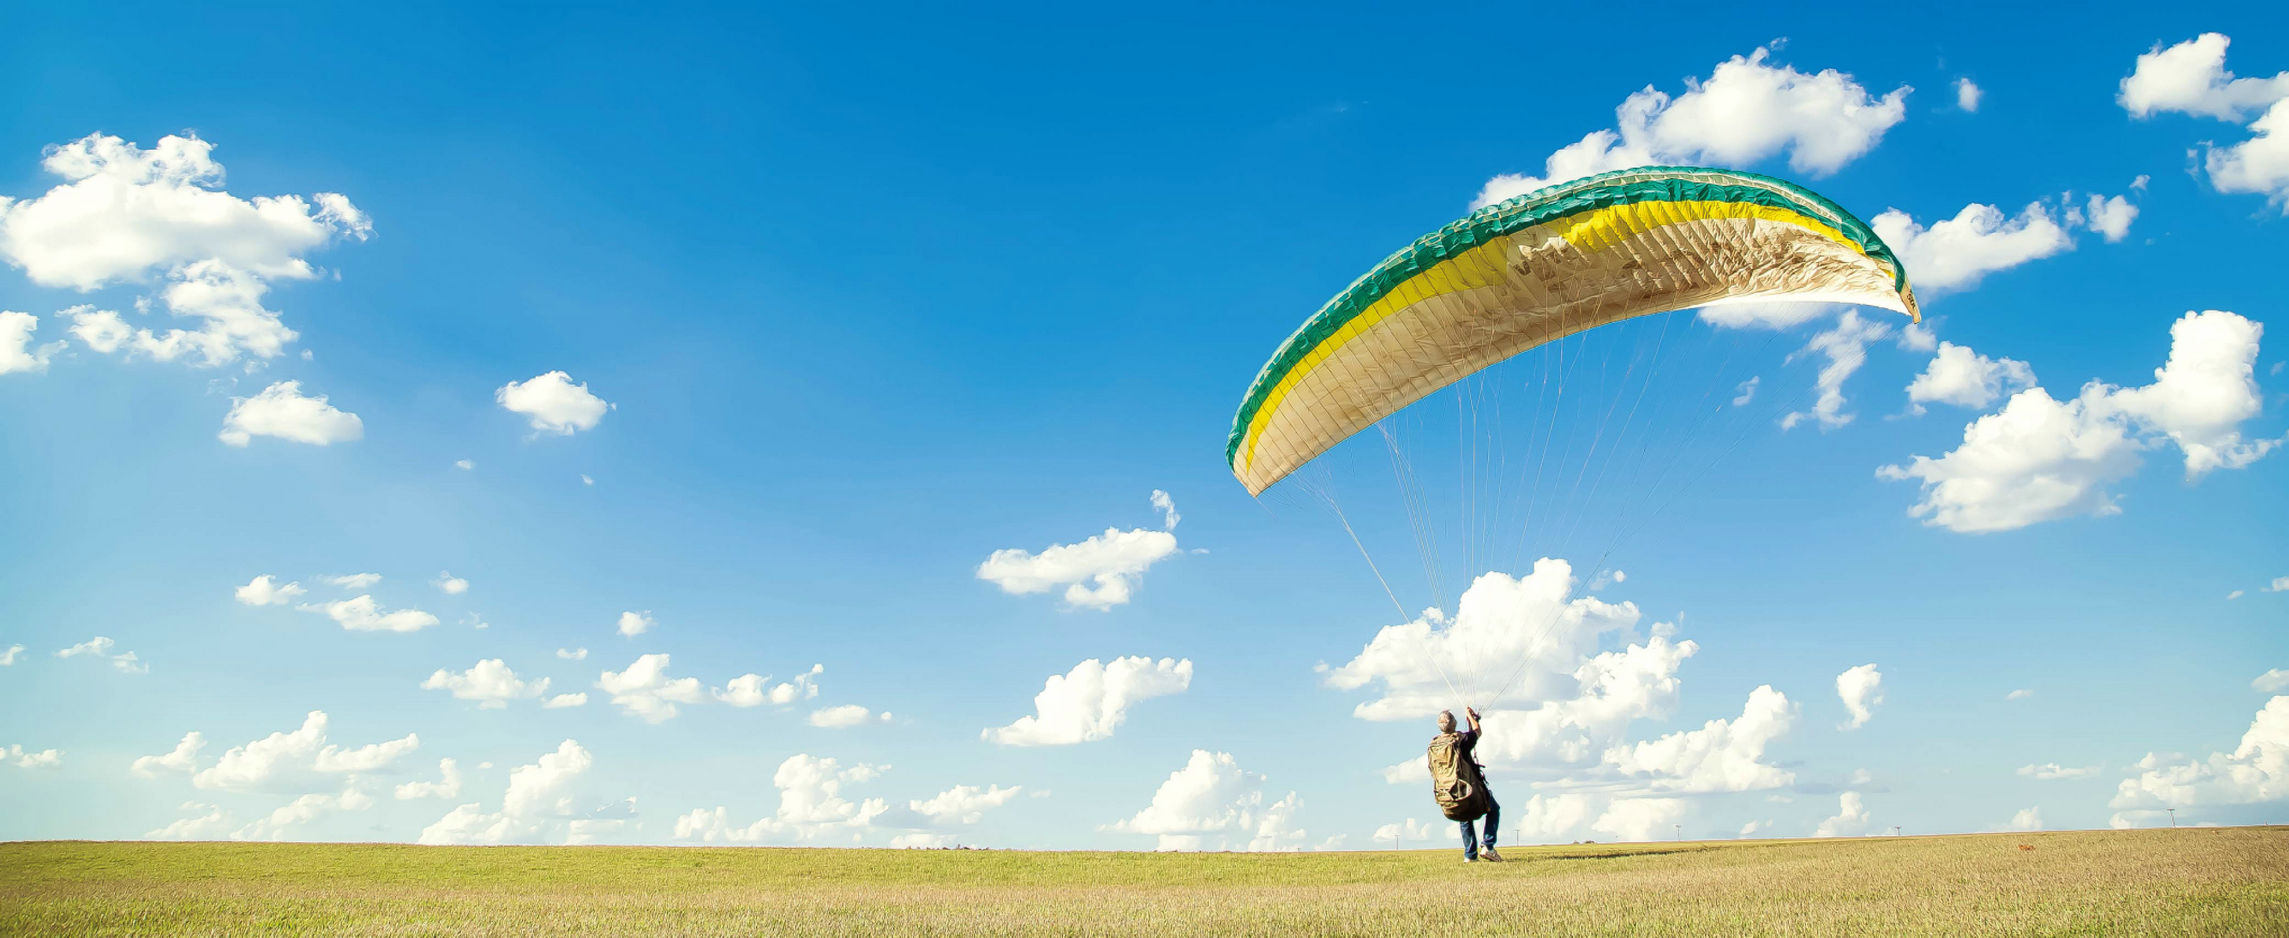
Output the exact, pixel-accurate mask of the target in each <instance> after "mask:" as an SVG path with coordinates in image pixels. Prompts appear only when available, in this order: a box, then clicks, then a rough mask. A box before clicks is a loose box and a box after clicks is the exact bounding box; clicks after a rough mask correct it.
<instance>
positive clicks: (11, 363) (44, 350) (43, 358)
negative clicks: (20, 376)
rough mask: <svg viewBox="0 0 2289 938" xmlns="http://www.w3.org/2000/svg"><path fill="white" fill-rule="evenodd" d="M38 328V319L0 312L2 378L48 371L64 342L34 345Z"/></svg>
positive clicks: (30, 315)
mask: <svg viewBox="0 0 2289 938" xmlns="http://www.w3.org/2000/svg"><path fill="white" fill-rule="evenodd" d="M4 206H5V202H0V207H4ZM39 328H40V317H38V316H34V315H32V314H31V313H19V312H16V311H14V310H6V311H0V375H4V374H11V373H15V372H32V373H38V372H42V371H46V370H48V359H50V358H53V357H55V354H56V353H57V352H59V351H62V350H63V343H61V342H51V343H49V344H47V345H33V344H32V333H34V332H36V331H38V330H39Z"/></svg>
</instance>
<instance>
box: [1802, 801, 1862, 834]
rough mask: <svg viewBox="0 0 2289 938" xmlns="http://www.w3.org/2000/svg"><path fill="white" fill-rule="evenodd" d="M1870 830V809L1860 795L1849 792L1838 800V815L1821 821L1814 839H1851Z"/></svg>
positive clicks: (1814, 830)
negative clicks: (1850, 837) (1852, 836)
mask: <svg viewBox="0 0 2289 938" xmlns="http://www.w3.org/2000/svg"><path fill="white" fill-rule="evenodd" d="M1867 829H1868V807H1867V804H1866V803H1865V802H1863V801H1862V800H1861V799H1860V793H1859V792H1856V791H1848V792H1845V793H1843V794H1842V795H1838V796H1837V798H1836V814H1835V816H1834V817H1830V818H1828V819H1827V820H1824V821H1821V822H1820V826H1819V827H1816V828H1814V829H1813V831H1812V836H1814V837H1849V836H1851V835H1853V834H1858V833H1860V832H1862V831H1865V830H1867Z"/></svg>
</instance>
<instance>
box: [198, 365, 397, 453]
mask: <svg viewBox="0 0 2289 938" xmlns="http://www.w3.org/2000/svg"><path fill="white" fill-rule="evenodd" d="M365 435H366V425H365V422H364V421H361V420H359V419H358V415H356V414H352V413H346V412H344V411H341V410H338V409H336V408H335V407H334V405H332V404H329V403H327V402H326V395H323V394H320V395H318V396H316V397H306V396H304V395H303V394H302V382H300V381H280V382H277V383H275V384H272V385H271V386H269V387H267V388H263V389H262V392H261V393H259V394H256V395H255V396H253V397H234V398H231V407H230V413H228V414H225V415H223V429H222V432H220V433H217V434H215V438H216V439H219V440H222V441H223V442H224V443H228V444H230V445H232V446H245V445H247V443H249V442H251V441H252V440H253V439H254V438H255V437H258V436H270V437H277V438H279V439H281V440H289V441H292V442H295V443H308V444H310V445H312V446H327V445H330V444H334V443H345V442H349V441H352V440H357V439H362V438H363V437H364V436H365Z"/></svg>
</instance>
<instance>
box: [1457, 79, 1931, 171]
mask: <svg viewBox="0 0 2289 938" xmlns="http://www.w3.org/2000/svg"><path fill="white" fill-rule="evenodd" d="M1771 57H1772V53H1771V50H1770V49H1766V48H1758V49H1757V50H1756V51H1754V52H1752V53H1750V54H1749V55H1747V56H1738V55H1736V56H1734V57H1732V58H1731V59H1729V60H1726V61H1724V62H1720V63H1718V64H1717V67H1716V68H1715V70H1713V71H1712V72H1711V73H1710V75H1709V77H1708V78H1707V79H1706V80H1700V81H1695V80H1691V79H1688V80H1687V82H1686V88H1685V90H1684V91H1683V92H1682V93H1679V94H1678V95H1676V96H1674V97H1672V96H1670V95H1669V94H1668V93H1666V92H1663V91H1659V90H1656V89H1654V88H1653V87H1651V86H1647V87H1646V88H1645V89H1644V90H1642V91H1639V92H1637V93H1635V94H1632V95H1630V96H1629V97H1628V98H1627V99H1626V100H1624V101H1623V102H1622V103H1621V106H1620V107H1618V108H1616V109H1615V110H1614V118H1615V126H1614V129H1611V130H1597V131H1593V132H1591V133H1590V134H1589V135H1587V136H1584V137H1583V138H1582V139H1581V140H1580V141H1578V142H1575V143H1572V144H1568V145H1567V146H1565V147H1564V148H1561V149H1559V150H1558V151H1557V152H1556V153H1552V154H1551V155H1550V157H1549V158H1548V159H1547V160H1545V161H1544V162H1543V168H1542V175H1540V176H1533V175H1527V174H1522V173H1510V174H1504V175H1500V176H1496V177H1494V178H1493V179H1490V180H1488V181H1487V183H1486V185H1485V187H1484V188H1482V189H1481V190H1480V191H1479V194H1478V198H1477V199H1475V200H1474V201H1473V202H1472V203H1471V207H1473V208H1477V207H1479V206H1483V205H1492V204H1494V203H1496V202H1500V201H1503V200H1504V199H1508V198H1511V197H1512V196H1517V195H1523V194H1525V193H1528V192H1532V191H1534V190H1536V189H1539V188H1542V187H1543V186H1547V185H1551V184H1554V183H1560V182H1565V181H1566V180H1569V179H1576V178H1579V177H1582V176H1588V175H1591V174H1594V173H1601V172H1606V171H1608V170H1615V169H1626V168H1629V167H1633V166H1643V165H1646V164H1648V163H1686V164H1700V165H1706V164H1717V165H1725V166H1747V165H1749V164H1753V163H1756V162H1759V161H1762V160H1765V159H1769V158H1771V157H1774V156H1778V155H1780V154H1782V153H1786V154H1787V155H1788V165H1789V167H1790V168H1791V169H1794V170H1795V171H1797V172H1800V173H1810V174H1813V175H1826V174H1828V173H1832V172H1835V171H1836V170H1838V169H1841V168H1843V166H1844V165H1845V164H1846V163H1849V162H1851V161H1852V160H1854V159H1857V158H1859V157H1860V156H1861V155H1863V154H1865V153H1867V152H1868V151H1869V150H1872V149H1874V148H1875V146H1876V144H1877V143H1878V142H1879V141H1881V140H1882V139H1883V136H1884V132H1885V131H1888V130H1890V129H1891V128H1892V127H1893V125H1896V124H1898V123H1899V122H1900V121H1901V120H1902V119H1903V118H1905V117H1906V116H1907V94H1908V90H1909V89H1908V88H1907V87H1906V86H1901V87H1899V88H1897V89H1894V90H1892V91H1891V92H1889V93H1887V94H1885V95H1884V96H1883V97H1880V98H1878V97H1875V96H1873V95H1871V94H1869V93H1868V90H1867V89H1866V88H1865V87H1862V86H1861V85H1860V83H1859V82H1857V81H1855V80H1854V79H1853V78H1852V76H1850V75H1847V74H1844V73H1842V72H1838V71H1836V70H1834V69H1825V70H1822V71H1820V72H1817V73H1812V74H1807V73H1804V72H1800V71H1797V70H1796V69H1795V68H1794V67H1793V66H1786V65H1780V66H1776V65H1773V64H1770V59H1771Z"/></svg>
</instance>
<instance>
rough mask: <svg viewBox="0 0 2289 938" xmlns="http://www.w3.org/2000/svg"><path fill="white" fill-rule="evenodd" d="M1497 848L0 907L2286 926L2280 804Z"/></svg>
mask: <svg viewBox="0 0 2289 938" xmlns="http://www.w3.org/2000/svg"><path fill="white" fill-rule="evenodd" d="M2021 845H2027V846H2031V847H2032V848H2033V849H2031V850H2030V849H2023V848H2022V847H2021ZM1505 852H1506V853H1507V854H1508V855H1509V856H1510V858H1511V862H1508V863H1502V864H1492V863H1480V864H1476V865H1473V866H1465V865H1463V864H1462V863H1461V858H1460V856H1459V855H1458V854H1459V851H1456V850H1420V851H1386V852H1359V853H1302V854H1149V853H1025V852H1015V851H900V850H799V849H773V848H746V849H743V848H689V847H413V846H397V845H369V844H355V845H343V844H158V843H80V842H65V843H11V844H0V934H9V935H17V934H36V935H53V934H137V935H145V934H164V935H210V934H248V933H261V934H312V935H317V934H329V935H330V934H387V935H443V934H454V935H534V934H628V933H650V932H665V933H674V934H693V935H949V934H975V933H984V934H1020V935H1128V934H1137V935H1198V934H1209V935H1243V934H1245V935H1257V934H1314V935H1441V936H1444V935H1514V934H1557V935H1618V934H1649V935H1730V934H1776V935H1865V934H1910V935H2118V934H2171V935H2182V934H2221V935H2223V934H2230V935H2289V828H2283V827H2264V828H2205V829H2191V828H2189V829H2181V830H2145V831H2118V832H2116V831H2084V832H2063V833H2047V834H1985V835H1965V836H1950V837H1907V838H1853V839H1841V840H1824V841H1787V840H1779V841H1747V842H1718V843H1692V842H1687V843H1660V844H1630V845H1616V846H1603V845H1600V846H1586V845H1585V846H1563V847H1523V848H1513V849H1510V850H1507V851H1505Z"/></svg>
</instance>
